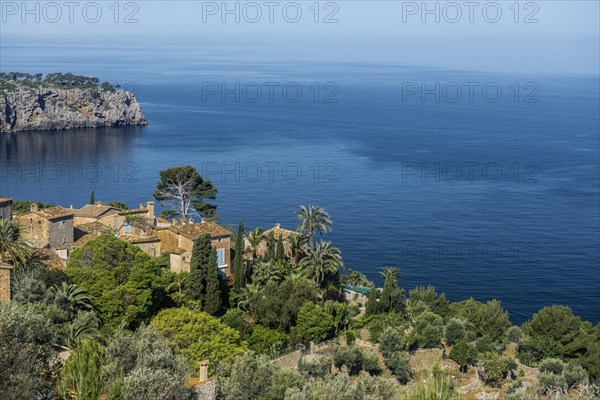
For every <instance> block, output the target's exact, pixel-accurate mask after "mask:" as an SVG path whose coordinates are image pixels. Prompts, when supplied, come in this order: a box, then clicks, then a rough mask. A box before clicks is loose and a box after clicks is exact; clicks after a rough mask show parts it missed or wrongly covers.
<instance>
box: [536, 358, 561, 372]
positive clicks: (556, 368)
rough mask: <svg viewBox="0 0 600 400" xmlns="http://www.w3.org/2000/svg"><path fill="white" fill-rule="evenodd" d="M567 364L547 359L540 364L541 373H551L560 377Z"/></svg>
mask: <svg viewBox="0 0 600 400" xmlns="http://www.w3.org/2000/svg"><path fill="white" fill-rule="evenodd" d="M564 367H565V363H564V362H563V361H562V360H560V359H558V358H546V359H545V360H543V361H542V362H541V363H540V372H550V373H551V374H556V375H560V374H562V372H563V369H564Z"/></svg>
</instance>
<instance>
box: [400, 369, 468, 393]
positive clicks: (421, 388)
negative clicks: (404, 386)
mask: <svg viewBox="0 0 600 400" xmlns="http://www.w3.org/2000/svg"><path fill="white" fill-rule="evenodd" d="M401 399H402V400H434V399H435V400H459V399H460V397H459V395H458V393H457V392H456V388H455V386H454V383H453V382H452V378H451V377H450V375H448V374H447V373H445V372H443V371H442V370H440V369H439V368H438V367H437V366H436V367H434V369H433V373H432V376H431V377H428V378H426V379H423V380H421V381H420V382H418V383H417V384H416V385H415V386H413V387H411V388H410V389H409V390H407V392H406V393H405V394H404V395H403V396H402V397H401Z"/></svg>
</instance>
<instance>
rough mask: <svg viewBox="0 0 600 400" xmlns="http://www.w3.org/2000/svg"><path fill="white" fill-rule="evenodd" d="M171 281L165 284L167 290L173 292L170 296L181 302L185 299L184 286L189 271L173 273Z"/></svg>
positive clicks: (187, 279)
mask: <svg viewBox="0 0 600 400" xmlns="http://www.w3.org/2000/svg"><path fill="white" fill-rule="evenodd" d="M174 275H175V276H174V277H173V281H172V282H171V283H169V284H168V285H167V292H169V293H173V294H172V296H173V297H174V298H175V301H176V302H177V303H178V304H183V301H184V299H185V287H186V285H187V283H188V281H189V279H190V273H189V272H180V273H179V274H174Z"/></svg>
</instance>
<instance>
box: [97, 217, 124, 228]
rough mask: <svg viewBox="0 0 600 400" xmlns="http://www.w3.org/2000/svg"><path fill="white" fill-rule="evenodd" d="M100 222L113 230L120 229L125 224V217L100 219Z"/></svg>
mask: <svg viewBox="0 0 600 400" xmlns="http://www.w3.org/2000/svg"><path fill="white" fill-rule="evenodd" d="M98 222H100V223H101V224H103V225H106V226H108V227H109V228H112V229H120V228H121V227H122V226H123V224H125V217H124V216H122V215H119V214H113V215H107V216H105V217H101V218H98Z"/></svg>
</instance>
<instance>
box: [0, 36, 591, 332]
mask: <svg viewBox="0 0 600 400" xmlns="http://www.w3.org/2000/svg"><path fill="white" fill-rule="evenodd" d="M192 47H193V46H192ZM192 47H190V45H184V44H181V45H173V44H170V45H168V46H167V45H161V44H151V45H150V44H148V45H140V46H134V47H132V46H128V45H126V44H123V45H118V44H117V45H115V44H111V45H103V44H102V43H95V44H82V45H79V46H73V45H70V44H69V45H67V44H63V45H61V44H60V43H55V44H53V45H47V44H45V45H43V46H42V45H40V46H37V45H32V44H22V43H12V44H11V43H3V48H2V56H1V59H0V69H1V70H2V71H3V72H9V71H20V72H29V73H38V72H41V73H50V72H72V73H75V74H81V75H93V76H97V77H99V78H100V80H101V81H107V82H110V83H112V84H114V85H117V84H118V85H120V86H121V87H123V88H125V89H127V90H130V91H132V92H134V93H135V94H136V96H137V99H138V101H139V103H140V105H141V108H142V112H143V113H144V115H145V117H146V118H147V119H148V121H149V124H148V125H147V126H145V127H118V128H100V129H73V130H68V131H51V132H18V133H10V134H6V133H5V134H0V196H1V197H12V198H15V199H27V200H36V201H42V202H45V203H53V204H60V205H62V206H65V207H69V206H71V205H72V206H74V207H81V206H82V205H84V204H86V203H87V202H88V201H89V199H90V194H91V192H92V191H94V195H95V198H96V200H101V201H106V202H108V201H111V200H121V201H125V202H127V203H128V204H129V206H130V207H137V206H138V205H139V204H140V203H145V202H146V201H149V200H152V191H153V189H154V188H155V187H156V183H157V181H158V177H159V172H160V171H161V170H162V169H165V168H168V167H172V166H178V165H193V166H195V167H196V168H197V169H198V171H199V172H200V173H201V175H202V176H203V177H204V178H206V179H210V180H211V182H212V183H213V184H214V186H215V187H216V188H217V189H218V195H217V199H216V200H215V201H214V203H215V204H216V205H217V209H218V215H219V216H220V223H221V224H223V225H224V226H230V227H231V228H232V229H234V227H235V226H236V225H237V223H238V222H239V221H243V222H244V225H245V227H246V228H247V229H252V228H254V227H256V226H260V227H262V228H263V229H268V228H270V227H272V226H274V225H275V224H281V226H282V227H283V228H287V229H295V228H296V224H297V219H296V216H295V214H294V212H295V211H296V210H297V209H298V207H299V205H301V204H304V205H309V204H314V205H318V206H321V207H324V208H325V209H326V210H327V211H328V212H329V213H330V215H331V218H332V220H333V225H332V228H333V230H332V231H331V232H328V233H326V234H324V235H323V236H322V240H327V241H331V242H332V243H333V244H334V245H335V246H337V247H339V248H340V249H341V251H342V255H343V259H344V263H345V266H346V269H349V268H351V269H353V270H358V271H361V272H363V273H365V274H366V276H367V277H368V278H369V279H371V280H373V281H375V282H376V283H377V284H381V283H382V282H381V278H380V277H379V274H378V272H379V271H380V270H381V268H382V267H384V266H396V267H398V268H399V269H400V270H401V271H402V275H401V277H400V284H401V285H402V286H403V287H404V288H405V289H407V290H410V289H411V288H414V287H416V286H419V285H433V286H435V288H436V290H437V291H438V292H444V293H445V294H446V296H447V297H448V299H450V300H451V301H459V300H463V299H467V298H469V297H473V298H475V299H477V300H480V301H488V300H490V299H499V300H500V301H501V302H502V305H503V306H504V307H505V308H506V309H508V310H509V313H510V318H511V321H512V322H513V323H516V324H520V323H523V322H524V321H526V320H527V319H529V318H530V317H531V315H532V314H533V313H535V312H536V311H537V310H539V309H540V308H542V307H545V306H550V305H553V304H565V305H568V306H570V307H571V308H572V309H573V311H574V313H575V314H577V315H579V316H581V317H582V318H583V319H585V320H588V321H591V322H592V323H594V324H595V323H598V322H599V321H600V173H599V154H600V146H599V136H600V116H599V110H600V95H599V87H600V81H599V77H598V75H567V74H556V75H552V74H514V73H511V74H508V73H491V72H480V71H470V70H446V69H440V68H433V67H426V66H417V65H406V64H381V63H376V62H368V61H361V62H341V61H336V60H335V59H331V60H322V61H318V62H317V61H314V60H313V61H309V60H304V59H302V57H298V58H296V59H289V60H281V59H280V58H278V57H277V54H268V53H265V54H261V56H260V57H258V56H256V54H254V53H252V52H250V51H246V52H244V51H243V49H240V50H239V51H235V52H234V51H228V52H223V51H220V50H219V48H217V47H216V46H215V47H210V46H203V47H202V48H192ZM319 239H320V238H319Z"/></svg>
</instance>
